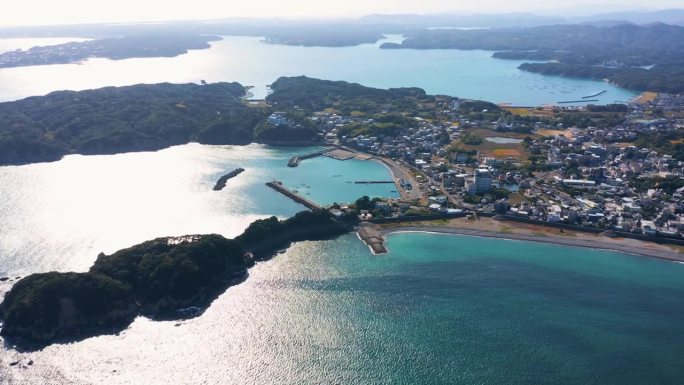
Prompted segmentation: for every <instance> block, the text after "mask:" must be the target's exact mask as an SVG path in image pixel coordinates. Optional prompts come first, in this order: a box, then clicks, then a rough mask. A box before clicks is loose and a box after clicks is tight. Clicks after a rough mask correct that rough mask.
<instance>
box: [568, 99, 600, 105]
mask: <svg viewBox="0 0 684 385" xmlns="http://www.w3.org/2000/svg"><path fill="white" fill-rule="evenodd" d="M598 101H600V100H598V99H584V100H567V101H564V102H558V104H570V103H591V102H598Z"/></svg>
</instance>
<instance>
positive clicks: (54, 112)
mask: <svg viewBox="0 0 684 385" xmlns="http://www.w3.org/2000/svg"><path fill="white" fill-rule="evenodd" d="M271 88H272V90H273V93H272V94H271V95H269V96H268V98H267V102H268V103H270V104H271V105H266V106H263V105H258V106H254V105H251V104H248V103H245V101H244V100H243V99H242V97H243V96H244V95H245V93H246V91H245V88H244V87H243V86H242V85H240V84H239V83H216V84H205V85H197V84H169V83H163V84H153V85H146V84H140V85H134V86H127V87H107V88H101V89H96V90H88V91H59V92H53V93H51V94H49V95H46V96H37V97H31V98H27V99H23V100H19V101H16V102H8V103H0V165H2V164H22V163H31V162H39V161H54V160H58V159H60V158H61V157H62V156H64V155H66V154H72V153H78V154H114V153H121V152H132V151H151V150H158V149H163V148H166V147H169V146H173V145H180V144H185V143H188V142H192V141H196V142H199V143H204V144H249V143H252V142H255V141H257V142H261V143H274V144H280V145H286V144H289V143H292V144H302V143H311V142H313V141H316V140H318V136H317V133H318V131H317V127H316V126H315V125H313V124H312V122H311V120H310V119H308V116H309V114H308V112H312V111H320V110H323V109H326V108H337V109H339V110H341V111H342V112H344V113H350V112H351V111H363V112H368V113H385V112H397V113H399V112H401V113H405V112H407V111H408V112H411V113H412V114H413V116H423V117H425V118H429V117H431V114H432V115H434V113H435V110H436V109H435V102H436V101H442V102H444V101H448V100H451V99H453V98H450V97H445V96H430V95H426V94H425V91H423V90H422V89H420V88H397V89H389V90H383V89H377V88H369V87H364V86H362V85H360V84H354V83H347V82H334V81H328V80H318V79H312V78H307V77H304V76H300V77H291V78H280V79H278V80H277V81H276V82H275V83H273V85H272V86H271ZM276 110H277V111H282V112H285V113H286V114H287V116H288V118H289V120H290V122H291V124H289V125H287V126H272V125H270V124H269V123H268V122H267V119H266V118H267V117H268V116H269V115H270V114H271V113H272V112H273V111H276Z"/></svg>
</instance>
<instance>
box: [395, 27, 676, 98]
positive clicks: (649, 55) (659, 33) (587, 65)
mask: <svg viewBox="0 0 684 385" xmlns="http://www.w3.org/2000/svg"><path fill="white" fill-rule="evenodd" d="M382 48H386V49H388V48H413V49H435V48H440V49H444V48H450V49H485V50H491V51H499V52H496V53H495V54H494V57H496V58H500V59H514V60H534V61H554V63H526V64H523V65H522V66H521V67H520V68H521V69H523V70H527V71H533V72H538V73H544V74H553V75H562V76H574V77H586V78H592V79H609V80H611V81H612V82H614V83H615V84H618V85H620V86H622V87H625V88H630V89H635V90H651V91H660V92H681V91H683V90H684V73H683V72H684V71H683V70H682V68H684V27H681V26H674V25H667V24H662V23H654V24H649V25H634V24H619V25H614V26H607V27H600V26H593V25H583V24H577V25H552V26H543V27H535V28H506V29H484V30H420V31H413V32H411V33H409V34H408V37H407V39H406V40H405V41H404V42H403V43H402V44H396V43H385V44H383V45H382ZM647 66H654V67H653V68H650V69H646V68H640V67H647Z"/></svg>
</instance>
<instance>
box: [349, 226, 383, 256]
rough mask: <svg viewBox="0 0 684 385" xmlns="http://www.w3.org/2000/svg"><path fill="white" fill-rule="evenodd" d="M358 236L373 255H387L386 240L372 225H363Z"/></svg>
mask: <svg viewBox="0 0 684 385" xmlns="http://www.w3.org/2000/svg"><path fill="white" fill-rule="evenodd" d="M356 234H357V235H358V237H359V238H360V239H361V240H362V241H363V242H364V243H365V244H366V245H368V247H369V248H370V249H371V251H372V252H373V254H376V255H377V254H387V247H385V238H384V237H383V235H382V234H381V233H380V232H379V231H378V229H377V228H376V227H375V226H373V225H372V224H370V223H362V224H361V226H360V227H359V230H358V231H357V233H356Z"/></svg>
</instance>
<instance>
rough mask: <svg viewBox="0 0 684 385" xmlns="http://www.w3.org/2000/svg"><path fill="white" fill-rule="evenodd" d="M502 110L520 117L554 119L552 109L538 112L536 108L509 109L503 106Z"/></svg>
mask: <svg viewBox="0 0 684 385" xmlns="http://www.w3.org/2000/svg"><path fill="white" fill-rule="evenodd" d="M502 108H503V109H504V110H506V111H508V112H510V113H511V114H514V115H518V116H539V117H546V118H548V117H552V116H553V110H552V109H551V108H544V109H541V110H538V109H536V108H529V107H507V106H502Z"/></svg>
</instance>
